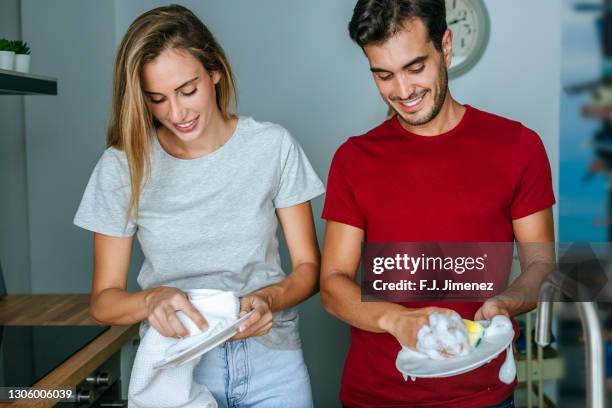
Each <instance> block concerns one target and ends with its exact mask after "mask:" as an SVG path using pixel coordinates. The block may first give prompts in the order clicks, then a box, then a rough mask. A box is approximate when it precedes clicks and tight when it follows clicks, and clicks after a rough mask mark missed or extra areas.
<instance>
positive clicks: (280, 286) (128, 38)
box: [74, 5, 324, 407]
mask: <svg viewBox="0 0 612 408" xmlns="http://www.w3.org/2000/svg"><path fill="white" fill-rule="evenodd" d="M234 100H235V95H234V80H233V76H232V71H231V68H230V65H229V63H228V61H227V58H226V57H225V54H224V52H223V50H222V48H221V47H220V46H219V44H218V43H217V42H216V40H215V39H214V37H213V36H212V34H211V33H210V32H209V31H208V29H207V28H206V27H205V26H204V24H203V23H202V22H201V21H200V20H199V19H198V18H197V17H196V16H195V15H194V14H193V13H192V12H190V11H189V10H187V9H186V8H184V7H181V6H176V5H173V6H169V7H160V8H156V9H154V10H151V11H149V12H147V13H145V14H143V15H141V16H140V17H138V18H137V19H136V20H135V21H134V22H133V23H132V25H131V26H130V27H129V29H128V31H127V33H126V34H125V36H124V38H123V40H122V42H121V45H120V47H119V50H118V53H117V58H116V62H115V70H114V92H113V101H112V103H113V106H112V119H111V124H110V128H109V132H108V143H107V144H108V148H107V149H106V151H105V152H104V154H103V155H102V158H101V159H100V161H99V162H98V164H97V166H96V168H95V169H94V172H93V174H92V176H91V179H90V181H89V184H88V185H87V188H86V191H85V194H84V196H83V200H82V202H81V205H80V207H79V210H78V212H77V214H76V216H75V220H74V222H75V224H76V225H78V226H81V227H83V228H86V229H88V230H91V231H93V232H94V277H93V285H92V297H91V313H92V316H93V317H94V318H95V319H96V320H97V321H99V322H100V323H103V324H114V325H126V324H132V323H134V322H138V321H144V324H143V330H145V329H146V326H147V324H148V325H151V326H153V327H154V328H155V329H156V330H157V331H159V332H160V333H161V334H162V335H164V336H174V337H177V338H178V337H183V336H186V335H187V334H188V331H187V330H186V329H185V327H184V326H183V325H182V324H181V322H180V321H179V320H178V318H177V316H176V312H177V311H182V312H184V313H185V314H186V315H187V316H188V317H190V318H191V319H192V320H193V321H194V322H195V323H196V324H198V325H199V326H200V327H201V328H205V327H206V325H207V324H206V316H202V315H200V313H199V312H198V310H196V309H195V307H194V306H193V305H192V304H191V303H190V302H189V300H188V297H187V296H186V294H185V292H183V291H184V290H187V289H195V288H206V289H220V290H227V291H234V292H236V293H237V294H238V295H239V296H240V297H241V298H240V304H241V313H240V314H241V315H244V314H246V313H247V312H249V311H251V310H255V312H254V314H253V316H252V317H251V318H249V319H248V320H247V321H246V322H245V323H244V324H243V326H241V327H240V328H239V333H238V334H237V335H236V336H235V337H234V338H233V340H234V341H231V342H228V343H226V344H224V345H222V346H220V347H218V348H216V349H215V350H213V351H211V352H209V353H207V354H205V355H204V357H203V358H202V360H201V361H200V363H199V364H198V366H197V367H196V370H195V374H194V375H195V378H194V379H195V381H197V382H201V383H203V384H205V385H206V387H207V388H208V389H209V390H210V391H211V392H212V393H213V395H214V397H215V399H216V400H217V402H218V403H219V405H220V406H227V405H230V404H235V403H236V402H237V401H240V404H241V405H244V406H252V405H257V406H292V407H302V406H311V405H312V399H311V391H310V382H309V378H308V374H307V371H306V367H305V365H304V362H303V358H302V352H301V347H300V339H299V334H298V330H297V319H298V316H297V312H296V310H295V309H294V306H295V305H297V304H298V303H300V302H301V301H303V300H305V299H307V298H308V297H309V296H311V295H312V294H313V293H315V292H316V290H317V287H318V269H319V250H318V246H317V240H316V235H315V229H314V223H313V219H312V211H311V207H310V203H309V200H310V199H312V198H313V197H316V196H318V195H320V194H322V193H323V191H324V189H323V185H322V183H321V181H320V180H319V178H318V177H317V175H316V174H315V172H314V171H313V169H312V167H311V166H310V164H309V162H308V160H307V159H306V157H305V155H304V153H303V152H302V150H301V148H300V147H299V146H298V144H297V143H296V142H295V140H294V139H293V138H292V137H291V136H290V135H289V134H288V132H287V131H286V130H285V129H283V128H282V127H280V126H278V125H274V124H270V123H260V122H257V121H255V120H253V119H251V118H246V117H237V116H235V115H233V114H232V113H230V110H229V107H230V104H231V102H232V101H234ZM277 219H278V220H279V221H280V224H281V227H282V230H283V234H284V236H285V239H286V241H287V246H288V249H289V254H290V256H291V263H292V268H293V270H292V273H291V274H289V275H287V276H286V275H285V274H284V273H283V271H282V270H281V267H280V257H279V252H278V241H277V238H276V230H277ZM135 233H136V235H137V236H138V241H139V243H140V246H141V248H142V250H143V253H144V256H145V260H144V263H143V265H142V268H141V270H140V274H139V276H138V284H139V286H140V287H141V288H142V291H140V292H135V293H134V292H127V291H126V281H127V274H128V266H129V263H130V256H131V248H132V240H133V235H134V234H135ZM141 333H142V331H141ZM232 406H233V405H232Z"/></svg>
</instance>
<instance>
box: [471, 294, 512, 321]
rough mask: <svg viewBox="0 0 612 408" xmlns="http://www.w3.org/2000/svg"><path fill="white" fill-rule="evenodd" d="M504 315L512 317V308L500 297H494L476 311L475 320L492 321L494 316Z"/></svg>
mask: <svg viewBox="0 0 612 408" xmlns="http://www.w3.org/2000/svg"><path fill="white" fill-rule="evenodd" d="M497 315H504V316H506V317H511V316H510V307H509V305H508V304H507V303H506V301H504V300H503V299H501V298H499V297H492V298H490V299H487V300H486V302H484V304H483V305H482V306H481V307H480V309H478V310H477V311H476V314H475V315H474V320H491V319H492V318H493V316H497Z"/></svg>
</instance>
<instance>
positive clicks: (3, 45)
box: [0, 38, 15, 70]
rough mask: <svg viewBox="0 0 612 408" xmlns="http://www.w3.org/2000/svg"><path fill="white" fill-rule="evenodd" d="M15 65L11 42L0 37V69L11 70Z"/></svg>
mask: <svg viewBox="0 0 612 408" xmlns="http://www.w3.org/2000/svg"><path fill="white" fill-rule="evenodd" d="M14 65H15V51H14V50H13V43H12V42H11V41H9V40H7V39H6V38H0V69H9V70H12V69H13V66H14Z"/></svg>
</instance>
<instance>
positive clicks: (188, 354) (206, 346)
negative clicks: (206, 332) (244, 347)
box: [153, 310, 255, 370]
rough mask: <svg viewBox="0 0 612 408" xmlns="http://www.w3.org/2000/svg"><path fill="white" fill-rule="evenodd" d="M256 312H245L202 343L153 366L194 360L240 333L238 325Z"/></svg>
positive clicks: (173, 364)
mask: <svg viewBox="0 0 612 408" xmlns="http://www.w3.org/2000/svg"><path fill="white" fill-rule="evenodd" d="M254 312H255V311H254V310H251V311H250V312H249V313H247V314H245V315H244V316H242V317H241V318H240V319H238V320H236V321H235V322H234V323H232V324H231V325H229V326H227V327H226V328H225V329H223V330H221V331H220V332H219V333H217V334H215V335H214V336H211V337H209V338H207V339H206V340H203V341H202V342H201V343H196V344H194V345H193V346H191V347H189V348H188V349H185V350H184V351H182V352H181V353H177V354H174V355H172V356H169V357H166V358H164V359H163V360H162V361H160V362H158V363H157V364H155V366H153V368H154V369H156V370H158V369H164V368H173V367H178V366H180V365H181V364H185V363H186V362H188V361H191V360H193V359H194V358H198V357H200V356H201V355H202V354H204V353H206V352H208V351H210V350H212V349H214V348H215V347H217V346H218V345H219V344H221V343H223V342H225V341H227V340H228V339H229V338H230V337H232V336H233V335H235V334H236V333H238V326H240V325H241V324H242V323H243V322H244V321H246V320H247V319H248V318H249V317H251V315H252V314H253V313H254Z"/></svg>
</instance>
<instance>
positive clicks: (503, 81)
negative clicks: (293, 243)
mask: <svg viewBox="0 0 612 408" xmlns="http://www.w3.org/2000/svg"><path fill="white" fill-rule="evenodd" d="M21 3H22V11H23V12H22V16H21V20H22V29H23V39H25V40H26V41H28V42H30V44H31V45H32V50H33V60H32V70H33V72H34V73H39V74H43V75H50V76H57V77H58V78H59V87H58V88H59V92H58V96H54V97H52V96H43V97H38V96H37V97H33V96H32V97H26V102H25V124H26V125H25V136H24V135H22V134H21V132H23V130H19V129H18V128H16V129H15V130H11V132H13V136H12V138H6V137H4V136H3V137H0V151H1V152H3V153H4V152H7V151H9V150H8V149H13V150H11V151H12V152H14V153H12V154H13V155H15V156H16V158H15V157H11V158H10V160H9V161H8V162H5V163H3V164H2V167H1V168H2V169H3V171H6V170H4V169H5V168H6V163H10V164H9V167H10V168H11V169H12V168H19V166H23V163H25V162H27V172H26V171H22V173H21V175H19V174H18V176H17V178H16V179H14V180H12V181H10V183H13V184H11V185H12V186H13V187H12V190H9V191H18V190H19V186H25V185H26V184H27V197H25V196H23V195H22V197H21V198H20V199H19V200H20V201H15V203H17V204H11V205H13V210H10V211H6V210H4V209H5V208H8V207H7V206H6V205H5V206H3V207H0V208H2V209H3V211H2V213H1V214H0V217H2V218H0V221H1V225H2V226H3V232H2V234H0V259H2V258H1V257H2V256H4V257H7V259H8V258H10V256H7V255H6V254H7V253H11V252H12V251H14V247H13V242H12V241H10V240H9V239H7V237H9V234H10V233H13V232H15V231H17V232H18V233H19V234H21V235H19V236H21V238H19V239H21V240H26V242H25V244H27V238H24V237H25V235H23V234H25V232H24V231H29V237H30V238H29V246H30V254H29V262H30V263H31V280H32V290H33V291H34V292H86V291H88V290H89V284H90V280H91V265H92V259H91V234H90V233H88V232H86V231H81V230H79V229H77V228H76V227H73V226H72V217H73V215H74V212H75V210H76V208H77V205H78V203H79V201H80V198H81V195H82V192H83V189H84V188H85V184H86V182H87V179H88V178H89V175H90V173H91V170H92V169H93V166H94V164H95V162H96V160H97V159H98V157H99V156H100V154H101V152H102V150H103V148H104V141H105V129H106V123H107V112H108V109H109V102H110V92H111V83H110V81H111V75H112V72H111V70H112V63H113V57H114V51H115V48H116V46H117V44H118V42H119V40H120V38H121V36H122V35H123V33H124V32H125V30H126V29H127V26H128V25H129V23H130V22H131V21H132V20H133V19H134V18H135V17H136V16H137V15H139V14H140V13H142V12H144V11H145V10H148V9H150V8H153V7H155V6H156V5H161V4H167V3H166V2H161V1H145V0H133V1H123V0H115V1H112V2H111V1H106V2H96V1H93V0H87V1H81V0H55V1H53V2H46V1H43V0H21ZM180 3H181V4H184V5H186V6H188V7H190V8H192V9H193V10H194V11H195V12H196V13H197V14H198V15H200V16H201V17H202V18H203V20H204V21H205V22H206V23H207V24H208V26H209V27H210V28H211V30H212V31H213V32H214V33H215V34H216V36H217V37H218V39H219V41H220V42H221V44H222V45H223V46H224V48H225V50H226V52H227V54H228V56H229V59H230V62H231V63H232V66H233V68H234V70H235V72H236V75H237V79H238V90H239V97H240V112H241V113H242V114H246V115H252V116H254V117H255V118H257V119H259V120H267V121H274V122H278V123H281V124H283V125H284V126H285V127H287V128H288V129H289V130H290V131H291V132H292V133H293V134H294V135H295V136H296V138H297V139H298V140H299V141H300V143H301V144H302V146H303V147H304V150H305V151H306V153H307V154H308V156H309V157H310V159H311V161H312V162H313V165H314V166H315V168H316V170H317V171H318V173H319V175H320V176H321V177H322V178H323V179H325V178H326V176H327V170H328V166H329V162H330V160H331V157H332V155H333V153H334V151H335V149H336V148H337V146H339V145H340V144H341V143H342V142H343V141H344V140H345V139H346V138H347V137H348V136H351V135H355V134H360V133H362V132H364V131H366V130H367V129H369V128H371V127H373V126H375V125H376V124H377V123H379V122H380V121H381V120H382V119H383V118H384V116H385V112H386V107H385V106H384V104H383V102H382V101H381V99H380V96H379V95H378V92H377V90H376V88H375V86H374V83H373V81H372V79H371V75H370V73H369V71H368V66H367V63H366V60H365V58H364V57H363V55H362V53H361V51H360V50H359V48H358V47H357V46H355V45H354V44H353V43H351V41H350V39H349V37H348V34H347V29H346V26H347V23H348V21H349V19H350V16H351V11H352V8H353V6H354V1H327V0H309V1H301V0H284V1H281V0H258V1H244V0H225V1H213V0H192V1H180ZM486 4H487V5H488V7H489V10H490V14H491V21H492V30H491V41H490V43H489V47H488V49H487V51H486V53H485V55H484V57H483V59H482V61H481V62H480V64H479V65H478V66H477V67H476V68H475V69H474V70H473V71H472V72H470V73H468V74H467V75H466V76H465V77H462V78H460V79H457V80H454V81H452V82H451V90H452V92H453V94H454V96H455V97H457V98H458V99H459V100H460V101H461V102H465V103H470V104H472V105H474V106H476V107H479V108H482V109H484V110H488V111H491V112H495V113H498V114H501V115H506V116H509V117H511V118H514V119H517V120H520V121H522V122H523V123H524V124H526V125H527V126H529V127H531V128H533V129H534V130H536V131H537V132H538V133H540V135H541V136H542V139H543V140H544V143H545V145H546V148H547V150H548V153H549V155H550V158H551V163H552V167H553V177H554V179H555V186H556V185H557V184H558V169H557V167H558V133H559V125H558V123H559V87H560V74H559V72H560V68H559V67H560V9H561V5H560V0H546V1H538V2H534V1H529V0H512V1H501V0H495V1H494V0H486ZM4 7H6V6H5V3H2V5H1V6H0V14H2V13H3V12H4ZM2 16H3V17H4V16H5V15H4V14H2ZM1 21H3V20H1V19H0V22H1ZM0 98H4V97H1V96H0ZM11 109H12V108H11ZM14 109H16V111H15V112H16V114H17V115H18V114H19V111H18V109H19V108H18V107H15V108H14ZM11 126H17V125H11ZM4 129H5V128H3V130H2V132H4ZM11 129H13V128H11ZM24 138H25V139H24ZM20 143H23V144H24V145H25V149H23V148H20V147H19V145H20ZM14 146H17V148H15V147H14ZM3 156H4V154H3V155H2V156H0V158H2V157H3ZM26 174H27V183H26V180H25V177H26ZM0 180H2V179H0ZM2 183H3V185H5V184H4V183H5V182H4V181H3V182H2ZM15 183H16V184H15ZM557 191H558V190H557ZM26 199H27V200H26ZM27 201H29V203H30V204H29V212H28V217H27V219H24V218H25V217H23V216H20V214H19V211H17V210H15V208H16V207H15V206H17V207H18V205H20V204H19V203H24V204H23V205H26V204H25V203H26V202H27ZM321 205H322V200H321V199H318V200H315V202H314V211H315V215H316V218H317V219H318V216H319V214H320V211H321ZM28 220H29V227H28ZM5 225H7V226H9V227H8V228H9V229H8V230H5V229H4V228H5V227H4V226H5ZM322 225H323V224H322V222H321V221H320V220H318V221H317V226H318V229H319V232H322ZM5 231H11V232H10V233H9V234H7V233H6V232H5ZM19 236H18V237H19ZM320 236H322V235H321V234H320ZM25 244H21V245H20V246H19V247H18V248H22V250H23V251H26V252H27V251H28V249H27V245H25ZM17 258H18V257H17ZM17 258H15V257H13V258H12V259H13V261H11V262H13V263H14V264H15V265H17V266H16V267H14V268H11V270H10V271H7V274H18V273H23V272H22V270H21V266H19V265H22V264H24V262H23V259H21V260H16V259H17ZM22 258H23V256H22ZM284 258H285V261H286V255H285V256H284ZM25 259H26V260H27V256H26V258H25ZM137 263H138V258H137V259H136V260H135V262H134V264H135V266H137V265H136V264H137ZM24 268H27V265H26V266H24ZM132 272H136V269H135V268H133V269H132ZM134 278H135V276H134V273H133V274H132V276H131V278H130V279H131V281H132V285H133V279H134ZM7 280H8V281H10V282H14V283H15V285H17V283H18V279H16V278H15V277H14V276H10V277H7ZM15 287H16V286H15ZM132 287H133V286H132ZM9 289H11V288H10V286H9ZM302 312H303V313H302V334H303V338H304V347H305V356H306V360H307V363H308V366H309V369H310V372H311V375H312V378H313V387H314V390H315V397H316V401H317V405H318V406H328V405H336V404H337V385H338V379H339V373H340V370H341V366H342V361H343V359H344V351H345V349H346V347H347V344H348V340H347V331H346V330H345V327H344V326H343V325H341V324H340V323H338V322H337V321H336V320H335V319H333V318H331V317H330V316H329V315H327V314H326V313H325V312H323V310H322V308H321V306H320V304H319V301H318V298H314V299H312V300H311V301H309V302H307V303H306V304H305V305H304V306H303V307H302Z"/></svg>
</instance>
